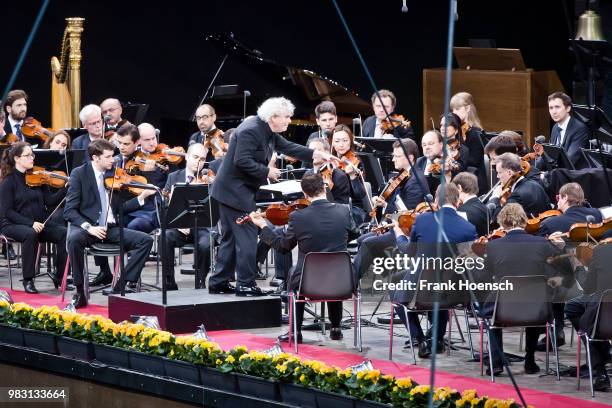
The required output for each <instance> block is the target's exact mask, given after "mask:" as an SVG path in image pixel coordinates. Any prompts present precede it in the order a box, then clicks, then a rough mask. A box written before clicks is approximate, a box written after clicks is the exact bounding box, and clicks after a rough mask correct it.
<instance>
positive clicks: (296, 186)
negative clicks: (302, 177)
mask: <svg viewBox="0 0 612 408" xmlns="http://www.w3.org/2000/svg"><path fill="white" fill-rule="evenodd" d="M260 190H265V191H277V192H280V193H281V194H282V195H289V194H295V193H301V192H302V185H301V184H300V182H299V181H298V180H287V181H281V182H280V183H275V184H266V185H263V186H261V187H260Z"/></svg>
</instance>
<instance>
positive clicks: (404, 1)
mask: <svg viewBox="0 0 612 408" xmlns="http://www.w3.org/2000/svg"><path fill="white" fill-rule="evenodd" d="M407 12H408V5H406V0H403V4H402V13H407Z"/></svg>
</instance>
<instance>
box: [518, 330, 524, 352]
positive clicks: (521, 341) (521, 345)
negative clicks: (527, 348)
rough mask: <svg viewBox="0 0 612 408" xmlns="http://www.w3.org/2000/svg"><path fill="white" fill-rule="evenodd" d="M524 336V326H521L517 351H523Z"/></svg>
mask: <svg viewBox="0 0 612 408" xmlns="http://www.w3.org/2000/svg"><path fill="white" fill-rule="evenodd" d="M524 338H525V328H524V327H521V333H520V334H519V351H523V339H524Z"/></svg>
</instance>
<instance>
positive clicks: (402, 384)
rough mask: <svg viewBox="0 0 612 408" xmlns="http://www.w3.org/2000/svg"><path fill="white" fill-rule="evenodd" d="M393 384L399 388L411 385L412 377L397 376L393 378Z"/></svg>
mask: <svg viewBox="0 0 612 408" xmlns="http://www.w3.org/2000/svg"><path fill="white" fill-rule="evenodd" d="M395 384H397V386H398V387H400V388H410V387H412V378H410V377H404V378H397V379H396V380H395Z"/></svg>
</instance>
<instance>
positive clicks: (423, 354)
mask: <svg viewBox="0 0 612 408" xmlns="http://www.w3.org/2000/svg"><path fill="white" fill-rule="evenodd" d="M430 355H431V345H430V343H429V341H427V340H425V339H423V340H419V358H427V357H429V356H430Z"/></svg>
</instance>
